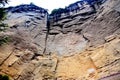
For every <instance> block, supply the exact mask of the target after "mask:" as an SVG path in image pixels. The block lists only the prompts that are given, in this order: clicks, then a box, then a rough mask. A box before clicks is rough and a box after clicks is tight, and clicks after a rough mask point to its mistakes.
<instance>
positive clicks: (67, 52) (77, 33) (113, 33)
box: [0, 0, 120, 80]
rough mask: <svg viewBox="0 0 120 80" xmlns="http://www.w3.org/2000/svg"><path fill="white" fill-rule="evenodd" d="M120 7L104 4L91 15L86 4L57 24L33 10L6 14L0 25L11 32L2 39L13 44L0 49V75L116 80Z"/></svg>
mask: <svg viewBox="0 0 120 80" xmlns="http://www.w3.org/2000/svg"><path fill="white" fill-rule="evenodd" d="M100 1H101V0H100ZM104 1H105V0H103V2H104ZM75 4H76V3H75ZM77 4H79V3H78V2H77ZM119 4H120V1H119V0H107V1H105V2H104V3H102V4H100V5H99V6H98V8H97V7H95V8H96V10H95V11H94V9H93V8H91V7H90V5H88V3H86V2H84V5H85V8H84V9H82V7H80V10H79V9H77V10H74V11H73V12H70V13H69V14H65V13H62V14H61V17H60V18H55V19H54V18H53V15H50V16H49V17H48V16H47V14H48V13H47V12H46V11H45V9H43V8H38V7H36V6H35V5H33V4H30V5H21V6H17V7H11V8H8V9H7V11H8V15H7V19H6V20H5V21H4V22H5V23H8V24H9V26H10V28H8V29H7V30H6V31H4V32H1V33H0V35H8V36H10V37H11V41H10V42H9V43H7V44H5V45H2V46H0V74H1V73H2V74H8V75H9V76H10V77H11V79H12V80H97V79H98V80H110V79H112V80H113V79H114V80H119V71H120V27H119V26H120V5H119ZM23 6H24V7H25V8H24V9H23ZM79 6H81V4H79ZM95 6H97V4H95ZM68 8H70V9H74V8H76V6H74V5H73V6H68ZM86 10H87V11H86ZM54 16H55V15H54ZM56 19H57V20H56ZM54 20H55V21H54ZM47 22H49V23H50V25H49V24H48V23H47ZM43 52H44V53H45V54H46V55H45V54H43Z"/></svg>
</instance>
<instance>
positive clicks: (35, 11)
mask: <svg viewBox="0 0 120 80" xmlns="http://www.w3.org/2000/svg"><path fill="white" fill-rule="evenodd" d="M6 11H7V12H8V15H7V19H6V20H5V21H4V22H5V23H8V24H9V26H10V29H9V31H13V32H15V33H16V34H18V35H19V36H21V37H24V38H25V39H27V40H26V41H28V42H30V43H33V44H35V45H36V46H38V47H39V50H40V53H43V50H44V46H45V36H46V32H47V29H46V16H47V14H48V13H47V11H46V10H45V9H43V8H41V7H38V6H36V5H34V4H24V5H19V6H16V7H9V8H8V9H7V10H6Z"/></svg>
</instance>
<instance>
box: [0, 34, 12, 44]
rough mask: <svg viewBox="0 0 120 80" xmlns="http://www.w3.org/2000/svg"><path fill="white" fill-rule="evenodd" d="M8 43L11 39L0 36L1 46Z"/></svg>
mask: <svg viewBox="0 0 120 80" xmlns="http://www.w3.org/2000/svg"><path fill="white" fill-rule="evenodd" d="M8 41H10V38H9V37H8V36H0V46H1V45H2V44H5V43H7V42H8Z"/></svg>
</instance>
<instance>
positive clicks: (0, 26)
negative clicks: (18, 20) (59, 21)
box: [0, 23, 8, 31]
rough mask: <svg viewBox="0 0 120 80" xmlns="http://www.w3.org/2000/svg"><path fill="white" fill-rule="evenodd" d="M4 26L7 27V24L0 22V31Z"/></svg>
mask: <svg viewBox="0 0 120 80" xmlns="http://www.w3.org/2000/svg"><path fill="white" fill-rule="evenodd" d="M6 28H8V24H4V23H0V31H4V30H5V29H6Z"/></svg>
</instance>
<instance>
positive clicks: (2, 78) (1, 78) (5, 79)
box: [0, 74, 10, 80]
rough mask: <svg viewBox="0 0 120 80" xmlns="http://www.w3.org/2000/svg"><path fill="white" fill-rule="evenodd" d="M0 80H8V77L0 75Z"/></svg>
mask: <svg viewBox="0 0 120 80" xmlns="http://www.w3.org/2000/svg"><path fill="white" fill-rule="evenodd" d="M0 80H10V79H9V76H8V75H2V74H0Z"/></svg>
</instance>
